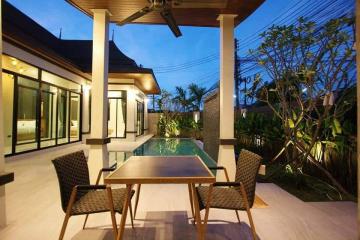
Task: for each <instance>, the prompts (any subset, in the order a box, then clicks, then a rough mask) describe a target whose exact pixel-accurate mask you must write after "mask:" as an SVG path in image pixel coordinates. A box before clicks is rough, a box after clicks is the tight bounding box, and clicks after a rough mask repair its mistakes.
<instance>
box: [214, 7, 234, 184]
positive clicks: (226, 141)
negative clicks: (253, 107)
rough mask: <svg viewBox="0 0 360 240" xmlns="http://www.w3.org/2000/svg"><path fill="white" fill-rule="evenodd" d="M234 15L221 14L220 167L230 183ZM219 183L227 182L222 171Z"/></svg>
mask: <svg viewBox="0 0 360 240" xmlns="http://www.w3.org/2000/svg"><path fill="white" fill-rule="evenodd" d="M235 17H236V15H233V14H221V15H220V16H219V18H218V20H219V21H220V90H219V94H220V146H219V155H218V165H219V166H224V167H226V169H227V171H228V173H229V177H230V181H234V179H235V171H236V166H235V165H236V164H235V156H234V145H233V143H234V97H233V96H234V64H235V59H234V18H235ZM216 177H217V180H218V181H225V176H224V173H223V172H222V171H218V173H217V176H216Z"/></svg>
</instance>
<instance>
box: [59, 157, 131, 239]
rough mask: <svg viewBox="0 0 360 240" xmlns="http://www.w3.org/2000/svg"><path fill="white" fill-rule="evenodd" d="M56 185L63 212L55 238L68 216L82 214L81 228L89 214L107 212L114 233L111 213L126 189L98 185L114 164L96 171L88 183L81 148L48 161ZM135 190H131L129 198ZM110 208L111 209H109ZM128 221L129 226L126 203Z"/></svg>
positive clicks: (116, 209) (120, 205) (118, 208)
mask: <svg viewBox="0 0 360 240" xmlns="http://www.w3.org/2000/svg"><path fill="white" fill-rule="evenodd" d="M52 162H53V164H54V166H55V170H56V173H57V177H58V180H59V185H60V195H61V206H62V209H63V211H64V212H65V213H66V215H65V219H64V222H63V225H62V228H61V232H60V236H59V239H60V240H61V239H63V237H64V234H65V230H66V226H67V223H68V221H69V218H70V217H71V216H75V215H86V217H85V221H84V225H83V229H84V228H85V225H86V222H87V219H88V216H89V214H93V213H100V212H108V211H110V209H114V212H113V211H110V212H111V220H112V226H113V229H114V234H115V235H116V234H117V227H116V219H115V212H117V213H120V214H121V213H122V209H123V203H124V201H125V197H126V189H125V188H119V189H112V190H111V189H108V190H110V191H107V188H110V187H107V186H105V185H98V183H99V181H100V178H101V175H102V173H103V172H109V171H113V170H115V167H114V166H113V167H111V168H103V169H101V170H100V171H99V175H98V178H97V181H96V185H90V180H89V169H88V165H87V161H86V158H85V155H84V152H83V151H78V152H75V153H71V154H67V155H65V156H62V157H58V158H56V159H54V160H52ZM134 192H135V191H132V193H131V197H132V196H133V195H134ZM110 207H112V208H110ZM130 216H131V224H132V227H134V225H133V217H132V210H131V206H130Z"/></svg>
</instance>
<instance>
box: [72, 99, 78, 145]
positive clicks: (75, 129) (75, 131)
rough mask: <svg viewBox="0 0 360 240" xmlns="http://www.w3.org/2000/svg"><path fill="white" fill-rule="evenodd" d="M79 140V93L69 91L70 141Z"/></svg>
mask: <svg viewBox="0 0 360 240" xmlns="http://www.w3.org/2000/svg"><path fill="white" fill-rule="evenodd" d="M78 140H80V95H79V94H77V93H71V100H70V141H78Z"/></svg>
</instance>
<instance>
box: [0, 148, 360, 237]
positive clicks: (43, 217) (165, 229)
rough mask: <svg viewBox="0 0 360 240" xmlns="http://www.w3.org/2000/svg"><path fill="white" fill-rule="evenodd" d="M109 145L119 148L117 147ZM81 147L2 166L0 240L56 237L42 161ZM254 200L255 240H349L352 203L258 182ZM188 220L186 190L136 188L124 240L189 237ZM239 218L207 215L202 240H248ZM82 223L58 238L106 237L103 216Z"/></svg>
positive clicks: (56, 205)
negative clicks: (305, 197)
mask: <svg viewBox="0 0 360 240" xmlns="http://www.w3.org/2000/svg"><path fill="white" fill-rule="evenodd" d="M135 145H136V144H135ZM135 145H134V146H132V147H131V146H128V148H127V149H128V150H131V148H133V147H136V146H135ZM111 147H114V149H120V148H122V146H121V144H118V145H117V146H115V145H113V146H109V149H110V148H111ZM84 148H86V146H84V145H81V144H77V145H74V146H71V147H68V148H67V149H62V150H57V151H47V152H44V153H43V154H41V155H40V156H39V155H32V156H30V157H26V158H22V159H17V160H12V161H8V163H7V164H6V168H7V170H8V171H14V172H15V179H16V181H15V182H13V183H11V184H9V185H8V186H7V189H6V194H7V212H8V222H9V224H8V226H7V227H6V228H3V229H0V239H1V240H21V239H31V240H32V239H36V240H37V239H57V237H58V234H59V231H60V227H61V223H62V221H63V217H64V213H63V212H62V210H61V205H60V196H59V189H58V182H57V179H56V175H55V171H54V168H53V166H52V164H51V162H50V160H51V159H52V158H54V157H55V156H57V155H61V154H64V152H65V151H66V152H68V151H75V150H78V149H84ZM257 194H258V195H259V196H260V197H261V198H262V199H263V200H264V201H265V202H266V203H267V204H268V205H269V207H267V208H259V209H253V210H252V211H253V218H254V221H255V225H256V227H257V233H258V236H259V239H261V240H266V239H269V240H270V239H274V240H275V239H276V240H281V239H284V240H290V239H294V240H295V239H298V240H307V239H309V240H310V239H311V240H322V239H324V240H328V239H331V240H352V239H354V240H355V239H357V228H356V204H355V203H351V202H335V203H304V202H302V201H301V200H299V199H297V198H295V197H294V196H292V195H290V194H288V193H287V192H285V191H283V190H282V189H280V188H279V187H277V186H276V185H273V184H258V185H257ZM190 215H191V214H190V205H189V200H188V192H187V186H182V185H143V187H142V192H141V199H140V203H139V209H138V214H137V219H136V220H135V229H131V227H130V221H128V223H127V225H126V227H127V229H126V235H125V239H146V240H151V239H166V240H175V239H176V240H177V239H179V240H187V239H196V238H195V228H194V226H193V225H192V224H191V220H190V219H189V216H190ZM240 218H241V221H242V223H241V224H238V223H237V220H236V215H235V213H234V212H233V211H227V210H218V209H211V211H210V223H209V226H208V231H207V239H218V240H229V239H244V240H245V239H250V234H249V233H250V230H249V226H248V221H247V217H246V214H245V213H241V215H240ZM119 219H120V215H117V221H118V222H119ZM83 220H84V217H83V216H79V217H72V218H70V221H69V225H68V228H67V231H66V236H65V239H78V240H81V239H88V240H92V239H109V240H110V239H113V237H112V231H111V221H110V214H109V213H104V214H97V215H92V216H90V217H89V220H88V228H87V229H86V230H82V229H81V228H82V223H83Z"/></svg>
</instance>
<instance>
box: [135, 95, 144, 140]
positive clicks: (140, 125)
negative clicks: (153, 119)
mask: <svg viewBox="0 0 360 240" xmlns="http://www.w3.org/2000/svg"><path fill="white" fill-rule="evenodd" d="M143 134H144V103H142V102H138V101H137V102H136V135H137V136H140V135H143Z"/></svg>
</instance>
